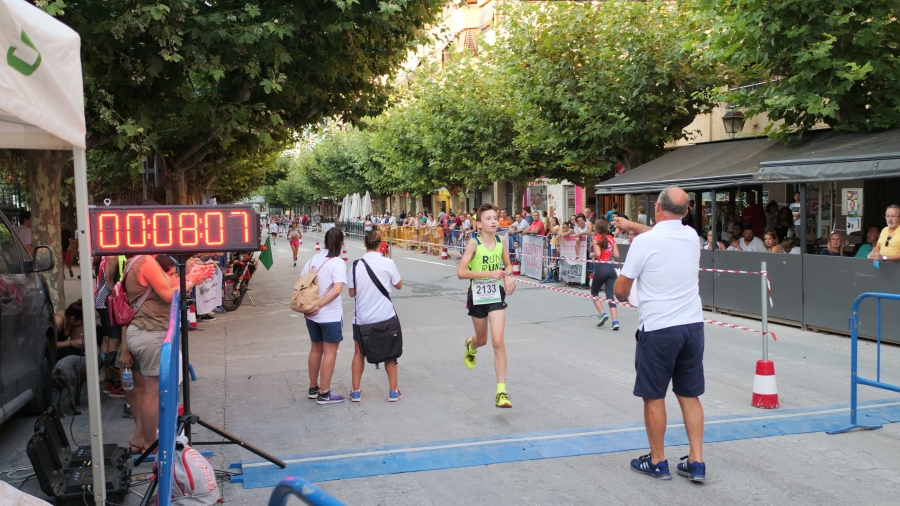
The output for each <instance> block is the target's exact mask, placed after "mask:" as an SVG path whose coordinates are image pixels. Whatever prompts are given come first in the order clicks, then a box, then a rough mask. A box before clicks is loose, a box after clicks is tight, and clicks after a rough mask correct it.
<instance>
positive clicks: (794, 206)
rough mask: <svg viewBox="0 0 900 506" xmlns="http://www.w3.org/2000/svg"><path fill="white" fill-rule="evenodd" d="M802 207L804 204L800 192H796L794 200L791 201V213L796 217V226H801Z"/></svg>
mask: <svg viewBox="0 0 900 506" xmlns="http://www.w3.org/2000/svg"><path fill="white" fill-rule="evenodd" d="M801 207H802V206H801V205H800V192H794V201H793V202H792V203H791V205H790V208H791V214H792V215H793V218H794V226H795V227H799V226H800V208H801Z"/></svg>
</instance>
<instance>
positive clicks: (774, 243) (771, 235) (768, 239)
mask: <svg viewBox="0 0 900 506" xmlns="http://www.w3.org/2000/svg"><path fill="white" fill-rule="evenodd" d="M765 243H766V252H767V253H784V249H783V248H782V247H781V246H779V245H778V234H776V233H775V231H774V230H770V231H768V232H766V234H765Z"/></svg>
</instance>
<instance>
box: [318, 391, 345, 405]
mask: <svg viewBox="0 0 900 506" xmlns="http://www.w3.org/2000/svg"><path fill="white" fill-rule="evenodd" d="M339 402H344V397H343V396H340V395H338V394H336V393H334V392H333V391H332V390H329V391H327V392H319V397H317V398H316V404H337V403H339Z"/></svg>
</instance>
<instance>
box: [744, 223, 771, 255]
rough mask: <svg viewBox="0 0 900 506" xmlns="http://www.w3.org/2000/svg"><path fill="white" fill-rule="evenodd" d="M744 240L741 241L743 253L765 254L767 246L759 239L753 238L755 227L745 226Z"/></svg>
mask: <svg viewBox="0 0 900 506" xmlns="http://www.w3.org/2000/svg"><path fill="white" fill-rule="evenodd" d="M743 234H744V238H743V239H741V251H752V252H755V253H765V251H766V245H765V243H763V242H762V241H761V240H760V239H759V237H754V236H753V225H744V232H743Z"/></svg>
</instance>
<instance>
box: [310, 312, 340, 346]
mask: <svg viewBox="0 0 900 506" xmlns="http://www.w3.org/2000/svg"><path fill="white" fill-rule="evenodd" d="M343 324H344V322H343V320H342V321H339V322H326V323H317V322H314V321H312V320H310V319H309V318H307V319H306V330H308V331H309V340H310V341H312V342H314V343H321V342H322V341H325V342H326V343H339V342H341V341H343V340H344V335H343V326H344V325H343Z"/></svg>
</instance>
